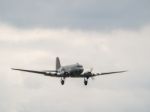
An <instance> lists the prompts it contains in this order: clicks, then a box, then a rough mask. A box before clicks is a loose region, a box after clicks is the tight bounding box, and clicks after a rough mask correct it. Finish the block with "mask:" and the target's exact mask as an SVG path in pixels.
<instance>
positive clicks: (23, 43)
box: [0, 25, 150, 112]
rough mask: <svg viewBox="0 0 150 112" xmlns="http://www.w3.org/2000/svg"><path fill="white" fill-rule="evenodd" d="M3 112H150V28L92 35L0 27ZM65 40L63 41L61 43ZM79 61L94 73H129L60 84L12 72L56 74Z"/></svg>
mask: <svg viewBox="0 0 150 112" xmlns="http://www.w3.org/2000/svg"><path fill="white" fill-rule="evenodd" d="M0 31H1V33H0V37H1V38H0V45H1V47H0V51H1V58H0V68H1V71H0V90H1V92H0V99H1V102H0V103H1V104H0V111H3V112H29V111H36V112H41V111H42V112H49V111H53V112H62V111H63V112H69V111H73V112H76V111H78V112H90V111H95V112H99V111H104V112H120V111H123V112H126V111H128V112H133V111H137V112H149V101H150V88H149V85H150V75H149V74H150V71H149V66H150V62H149V60H148V59H149V57H150V52H149V48H150V44H149V41H150V38H149V36H150V32H149V31H150V27H143V28H141V30H138V31H130V30H114V31H112V32H109V33H106V32H89V31H86V32H85V31H84V32H82V31H74V30H65V29H61V30H54V29H42V28H37V29H27V30H24V29H19V28H14V27H10V26H5V25H3V26H2V27H0ZM60 37H61V38H60ZM56 56H60V58H61V62H62V64H63V65H66V64H71V63H76V62H80V63H81V64H83V65H84V66H85V67H86V70H87V69H89V68H90V67H94V72H96V73H97V72H106V71H114V70H124V69H128V70H129V72H127V73H124V74H116V75H107V76H103V77H97V78H96V79H95V80H94V81H92V80H89V85H88V86H87V87H85V86H84V85H83V79H67V80H66V84H65V85H64V86H61V85H60V82H59V81H60V79H57V78H50V77H44V76H41V75H38V74H29V73H22V72H16V71H11V70H10V68H11V67H19V68H30V69H39V70H43V69H54V68H55V65H54V63H55V57H56Z"/></svg>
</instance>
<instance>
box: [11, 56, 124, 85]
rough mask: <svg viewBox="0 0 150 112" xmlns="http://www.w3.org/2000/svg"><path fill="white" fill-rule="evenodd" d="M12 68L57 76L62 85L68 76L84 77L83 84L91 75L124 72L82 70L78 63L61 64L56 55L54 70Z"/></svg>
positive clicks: (86, 82)
mask: <svg viewBox="0 0 150 112" xmlns="http://www.w3.org/2000/svg"><path fill="white" fill-rule="evenodd" d="M12 70H18V71H23V72H31V73H37V74H43V75H45V76H51V77H58V78H60V79H61V81H60V82H61V84H62V85H64V83H65V79H66V78H68V77H70V78H84V85H87V84H88V79H89V78H93V77H96V76H100V75H107V74H115V73H123V72H126V71H115V72H106V73H92V69H91V70H90V71H87V72H83V71H84V68H83V66H82V65H81V64H79V63H76V64H72V65H67V66H61V64H60V60H59V58H58V57H56V70H45V71H35V70H25V69H16V68H12Z"/></svg>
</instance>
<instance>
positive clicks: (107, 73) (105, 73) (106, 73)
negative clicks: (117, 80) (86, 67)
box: [93, 71, 127, 76]
mask: <svg viewBox="0 0 150 112" xmlns="http://www.w3.org/2000/svg"><path fill="white" fill-rule="evenodd" d="M123 72H127V71H115V72H104V73H97V74H94V75H93V76H98V75H109V74H116V73H123Z"/></svg>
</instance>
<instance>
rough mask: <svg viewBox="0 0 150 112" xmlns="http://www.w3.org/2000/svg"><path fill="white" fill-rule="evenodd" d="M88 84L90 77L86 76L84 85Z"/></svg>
mask: <svg viewBox="0 0 150 112" xmlns="http://www.w3.org/2000/svg"><path fill="white" fill-rule="evenodd" d="M87 84H88V78H87V77H86V78H84V85H87Z"/></svg>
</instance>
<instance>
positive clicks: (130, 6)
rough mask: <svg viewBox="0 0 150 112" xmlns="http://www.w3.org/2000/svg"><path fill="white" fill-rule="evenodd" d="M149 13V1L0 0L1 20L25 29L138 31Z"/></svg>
mask: <svg viewBox="0 0 150 112" xmlns="http://www.w3.org/2000/svg"><path fill="white" fill-rule="evenodd" d="M149 10H150V1H149V0H142V1H141V0H21V1H20V0H13V1H12V0H0V20H1V21H2V22H6V23H9V24H13V25H15V26H19V27H22V28H24V27H38V26H39V27H48V28H73V29H82V30H83V29H84V30H85V29H86V30H87V29H90V30H95V29H101V30H102V29H103V30H111V29H113V28H123V29H124V28H132V29H133V28H134V29H137V28H140V27H142V26H144V25H145V24H147V23H149V22H150V21H149V20H150V13H149Z"/></svg>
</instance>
